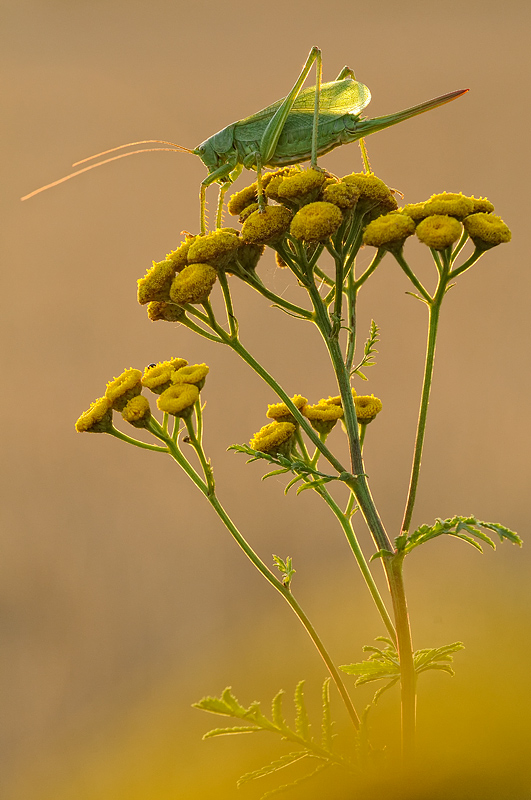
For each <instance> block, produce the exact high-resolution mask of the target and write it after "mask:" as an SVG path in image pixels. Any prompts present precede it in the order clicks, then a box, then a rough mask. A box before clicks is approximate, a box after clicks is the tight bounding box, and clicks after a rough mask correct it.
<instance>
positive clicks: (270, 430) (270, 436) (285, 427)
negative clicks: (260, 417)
mask: <svg viewBox="0 0 531 800" xmlns="http://www.w3.org/2000/svg"><path fill="white" fill-rule="evenodd" d="M295 430H296V427H295V425H293V423H291V422H271V423H270V424H269V425H264V427H263V428H260V430H259V431H258V433H255V435H254V436H253V438H252V439H251V441H250V442H249V447H251V448H252V449H253V450H258V451H259V452H260V453H269V455H277V453H281V454H282V455H285V456H288V455H289V453H290V450H291V442H292V438H293V434H294V433H295Z"/></svg>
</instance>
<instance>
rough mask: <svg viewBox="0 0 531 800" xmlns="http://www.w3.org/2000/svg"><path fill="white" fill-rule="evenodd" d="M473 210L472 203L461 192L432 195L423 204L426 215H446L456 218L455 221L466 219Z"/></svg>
mask: <svg viewBox="0 0 531 800" xmlns="http://www.w3.org/2000/svg"><path fill="white" fill-rule="evenodd" d="M473 210H474V203H473V201H472V200H471V199H470V197H466V196H465V195H464V194H462V193H461V192H459V193H455V192H441V193H440V194H432V196H431V197H430V199H429V200H428V201H427V202H426V203H424V211H426V213H427V214H430V215H431V214H448V215H449V216H450V217H457V219H463V218H464V217H467V216H468V215H469V214H472V212H473Z"/></svg>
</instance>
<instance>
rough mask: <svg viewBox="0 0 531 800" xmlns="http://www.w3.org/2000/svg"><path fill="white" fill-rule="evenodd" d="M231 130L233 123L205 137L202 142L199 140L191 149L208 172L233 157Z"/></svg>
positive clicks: (232, 135) (232, 134)
mask: <svg viewBox="0 0 531 800" xmlns="http://www.w3.org/2000/svg"><path fill="white" fill-rule="evenodd" d="M233 130H234V126H233V125H229V126H228V127H227V128H223V130H221V131H218V133H215V134H214V135H213V136H211V137H210V139H205V141H204V142H201V144H200V145H198V147H196V148H195V150H194V151H193V152H194V153H195V154H196V155H198V156H199V158H200V159H201V161H202V162H203V164H204V165H205V167H207V168H208V171H209V172H213V171H214V170H215V169H217V168H218V167H220V166H221V165H222V164H225V163H226V162H227V161H229V160H232V158H233V157H234V133H233Z"/></svg>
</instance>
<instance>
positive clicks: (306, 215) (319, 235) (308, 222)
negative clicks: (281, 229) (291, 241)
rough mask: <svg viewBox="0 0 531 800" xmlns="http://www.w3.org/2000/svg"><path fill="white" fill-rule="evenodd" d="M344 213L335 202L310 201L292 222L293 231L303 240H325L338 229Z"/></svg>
mask: <svg viewBox="0 0 531 800" xmlns="http://www.w3.org/2000/svg"><path fill="white" fill-rule="evenodd" d="M342 222H343V215H342V213H341V211H340V210H339V208H338V207H337V206H335V205H334V204H333V203H325V202H323V201H320V202H318V203H309V204H308V205H307V206H303V208H301V210H300V211H297V213H296V214H295V216H294V217H293V222H292V223H291V228H290V230H291V233H292V234H293V236H295V238H296V239H301V240H302V241H303V242H324V241H325V240H326V239H328V237H329V236H331V235H332V234H333V233H335V232H336V231H337V229H338V228H339V226H340V225H341V223H342Z"/></svg>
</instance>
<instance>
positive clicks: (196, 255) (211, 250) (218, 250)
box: [188, 230, 240, 267]
mask: <svg viewBox="0 0 531 800" xmlns="http://www.w3.org/2000/svg"><path fill="white" fill-rule="evenodd" d="M239 244H240V238H239V236H237V235H236V234H235V233H234V232H231V231H228V230H224V231H222V230H218V231H211V232H210V233H207V234H206V236H198V237H197V238H196V239H195V240H194V242H193V244H192V245H191V247H190V249H189V251H188V263H189V264H212V265H213V266H216V267H223V266H224V265H225V264H226V263H227V261H230V259H231V256H232V253H233V251H234V250H236V249H237V248H238V247H239Z"/></svg>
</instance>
